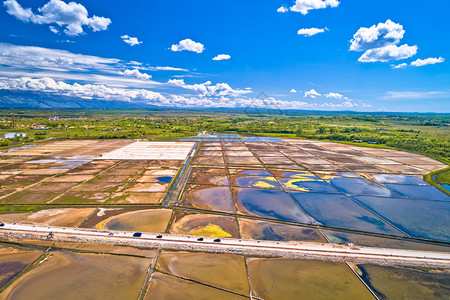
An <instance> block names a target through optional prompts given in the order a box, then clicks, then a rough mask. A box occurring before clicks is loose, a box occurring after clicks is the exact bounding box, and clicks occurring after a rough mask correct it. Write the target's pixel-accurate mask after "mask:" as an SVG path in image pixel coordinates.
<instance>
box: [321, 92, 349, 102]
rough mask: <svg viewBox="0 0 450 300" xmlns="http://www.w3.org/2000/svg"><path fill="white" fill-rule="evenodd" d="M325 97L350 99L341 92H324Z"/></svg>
mask: <svg viewBox="0 0 450 300" xmlns="http://www.w3.org/2000/svg"><path fill="white" fill-rule="evenodd" d="M324 96H325V98H333V99H345V100H348V98H347V97H344V95H342V94H339V93H328V94H324Z"/></svg>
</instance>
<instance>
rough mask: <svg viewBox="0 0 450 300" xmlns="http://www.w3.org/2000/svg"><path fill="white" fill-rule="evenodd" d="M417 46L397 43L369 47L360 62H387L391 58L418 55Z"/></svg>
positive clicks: (398, 58) (396, 58) (397, 58)
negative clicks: (398, 44)
mask: <svg viewBox="0 0 450 300" xmlns="http://www.w3.org/2000/svg"><path fill="white" fill-rule="evenodd" d="M416 53H417V46H408V45H407V44H405V45H401V46H397V45H387V46H384V47H380V48H374V49H369V50H367V51H366V52H364V54H363V55H361V57H360V58H359V59H358V61H360V62H376V61H381V62H386V61H390V60H400V59H406V58H410V57H411V56H414V55H416Z"/></svg>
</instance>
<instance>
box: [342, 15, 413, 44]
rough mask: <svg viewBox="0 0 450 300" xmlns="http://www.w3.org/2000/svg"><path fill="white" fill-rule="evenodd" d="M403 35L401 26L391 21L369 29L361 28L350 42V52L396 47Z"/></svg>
mask: <svg viewBox="0 0 450 300" xmlns="http://www.w3.org/2000/svg"><path fill="white" fill-rule="evenodd" d="M404 34H405V30H403V26H402V25H400V24H398V23H394V22H392V21H391V20H387V21H386V22H384V23H378V25H376V26H375V25H372V26H371V27H369V28H366V27H361V28H360V29H358V31H357V32H356V33H355V34H354V35H353V39H352V40H350V42H351V45H350V51H366V50H368V49H373V48H379V47H384V46H386V45H396V44H398V43H399V42H400V40H401V39H402V38H403V35H404Z"/></svg>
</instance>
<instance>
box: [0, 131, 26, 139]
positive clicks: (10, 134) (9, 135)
mask: <svg viewBox="0 0 450 300" xmlns="http://www.w3.org/2000/svg"><path fill="white" fill-rule="evenodd" d="M16 137H27V134H26V133H17V132H8V133H5V135H4V138H5V139H15V138H16Z"/></svg>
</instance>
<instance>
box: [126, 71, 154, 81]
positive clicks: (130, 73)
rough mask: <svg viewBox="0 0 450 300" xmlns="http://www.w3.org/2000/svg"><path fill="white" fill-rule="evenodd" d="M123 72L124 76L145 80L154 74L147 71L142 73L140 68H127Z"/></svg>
mask: <svg viewBox="0 0 450 300" xmlns="http://www.w3.org/2000/svg"><path fill="white" fill-rule="evenodd" d="M121 74H122V75H124V76H128V77H134V78H138V79H144V80H148V79H150V78H152V76H150V75H148V74H147V73H141V72H140V71H139V70H138V69H131V70H125V71H123V72H122V73H121Z"/></svg>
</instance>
